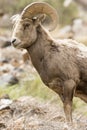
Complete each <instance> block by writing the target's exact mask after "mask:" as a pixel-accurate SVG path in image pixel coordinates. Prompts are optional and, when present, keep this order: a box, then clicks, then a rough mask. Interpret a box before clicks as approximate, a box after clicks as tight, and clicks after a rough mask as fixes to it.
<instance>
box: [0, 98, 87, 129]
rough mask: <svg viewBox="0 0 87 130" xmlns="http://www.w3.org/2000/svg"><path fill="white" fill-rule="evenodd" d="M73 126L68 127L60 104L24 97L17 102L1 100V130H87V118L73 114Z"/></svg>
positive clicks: (79, 114)
mask: <svg viewBox="0 0 87 130" xmlns="http://www.w3.org/2000/svg"><path fill="white" fill-rule="evenodd" d="M73 120H74V121H73V124H72V125H71V124H69V126H67V124H66V121H65V117H64V113H63V109H62V108H61V107H60V106H58V104H57V105H56V104H50V103H47V102H41V101H39V100H38V99H36V98H35V99H34V98H32V97H28V96H24V97H21V98H19V99H17V100H14V101H12V100H10V99H9V98H8V97H6V98H1V99H0V130H87V117H86V116H82V114H81V113H76V112H74V113H73Z"/></svg>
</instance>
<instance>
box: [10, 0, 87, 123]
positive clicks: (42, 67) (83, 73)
mask: <svg viewBox="0 0 87 130" xmlns="http://www.w3.org/2000/svg"><path fill="white" fill-rule="evenodd" d="M46 15H47V16H49V18H50V21H51V23H49V30H53V29H54V28H55V27H56V25H57V22H58V21H57V13H56V11H55V9H54V8H52V7H51V6H50V5H48V4H47V3H44V2H41V3H39V2H35V3H33V4H30V5H28V6H27V7H25V8H24V10H23V11H22V13H21V14H20V15H19V16H18V17H17V18H16V17H15V19H16V21H15V25H14V31H13V36H12V44H13V46H14V47H16V48H25V49H27V51H28V52H29V55H30V57H31V61H32V63H33V65H34V67H35V68H36V70H37V71H38V73H39V75H40V77H41V79H42V81H43V82H44V84H45V85H47V86H48V87H49V88H51V89H52V90H54V91H55V92H56V93H58V94H59V96H60V98H61V100H62V102H63V104H64V111H65V115H66V119H67V121H69V122H71V121H72V100H73V96H77V97H79V98H81V99H82V100H84V101H85V102H87V47H86V46H85V45H83V44H79V43H77V42H76V41H73V40H70V39H64V40H59V39H58V40H54V39H53V38H52V37H51V36H50V35H49V33H48V31H46V29H45V25H44V26H43V23H44V22H45V18H46ZM46 21H47V20H46Z"/></svg>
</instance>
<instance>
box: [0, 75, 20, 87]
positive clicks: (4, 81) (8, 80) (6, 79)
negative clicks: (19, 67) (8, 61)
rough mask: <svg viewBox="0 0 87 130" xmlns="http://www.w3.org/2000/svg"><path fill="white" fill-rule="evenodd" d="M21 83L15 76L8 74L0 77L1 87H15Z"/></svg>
mask: <svg viewBox="0 0 87 130" xmlns="http://www.w3.org/2000/svg"><path fill="white" fill-rule="evenodd" d="M18 82H19V80H18V78H17V77H15V76H14V75H12V74H10V73H7V74H3V75H2V76H0V85H1V86H7V85H14V84H17V83H18Z"/></svg>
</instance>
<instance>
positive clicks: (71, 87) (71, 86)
mask: <svg viewBox="0 0 87 130" xmlns="http://www.w3.org/2000/svg"><path fill="white" fill-rule="evenodd" d="M63 88H64V90H63V98H64V100H63V104H64V112H65V116H66V120H67V122H72V100H73V95H74V92H75V88H76V83H75V82H74V81H73V80H67V81H65V82H64V86H63Z"/></svg>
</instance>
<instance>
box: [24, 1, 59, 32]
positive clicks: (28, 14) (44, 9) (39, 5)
mask: <svg viewBox="0 0 87 130" xmlns="http://www.w3.org/2000/svg"><path fill="white" fill-rule="evenodd" d="M41 13H43V14H46V15H47V16H49V17H50V19H51V22H50V25H49V30H50V31H52V30H53V29H55V27H56V26H57V24H58V15H57V11H56V10H55V9H54V8H53V7H52V6H50V5H49V4H47V3H45V2H34V3H32V4H30V5H28V6H26V7H25V8H24V10H23V11H22V18H23V19H24V18H33V17H34V16H35V15H38V14H41Z"/></svg>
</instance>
